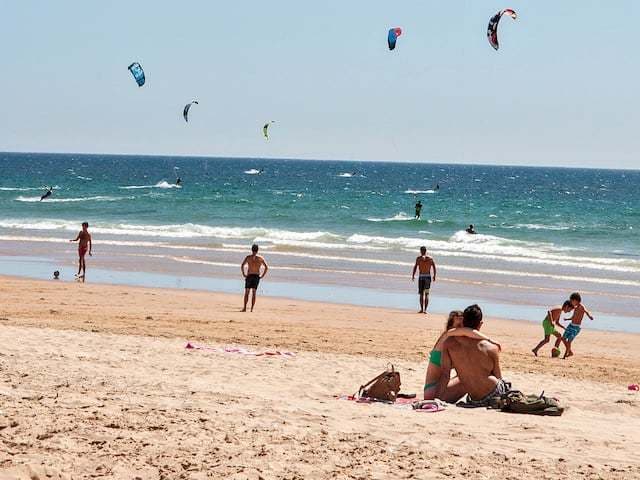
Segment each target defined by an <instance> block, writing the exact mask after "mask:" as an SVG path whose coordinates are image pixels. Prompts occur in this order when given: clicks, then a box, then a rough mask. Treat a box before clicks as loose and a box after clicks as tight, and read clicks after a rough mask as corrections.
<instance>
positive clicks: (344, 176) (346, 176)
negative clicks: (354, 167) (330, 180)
mask: <svg viewBox="0 0 640 480" xmlns="http://www.w3.org/2000/svg"><path fill="white" fill-rule="evenodd" d="M338 176H339V177H342V178H353V177H355V176H357V175H355V174H353V173H340V174H339V175H338Z"/></svg>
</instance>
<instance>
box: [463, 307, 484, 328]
mask: <svg viewBox="0 0 640 480" xmlns="http://www.w3.org/2000/svg"><path fill="white" fill-rule="evenodd" d="M462 317H463V319H462V325H464V326H465V327H467V328H473V329H474V330H479V329H480V326H481V325H482V310H481V309H480V307H479V306H478V305H477V304H473V305H469V306H468V307H467V308H465V309H464V312H463V313H462Z"/></svg>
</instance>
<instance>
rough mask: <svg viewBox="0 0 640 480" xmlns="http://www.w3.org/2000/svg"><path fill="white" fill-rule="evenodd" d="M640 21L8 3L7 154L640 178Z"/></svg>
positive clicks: (543, 8) (591, 9)
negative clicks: (269, 124)
mask: <svg viewBox="0 0 640 480" xmlns="http://www.w3.org/2000/svg"><path fill="white" fill-rule="evenodd" d="M504 7H512V8H514V9H516V10H517V11H518V14H519V16H520V18H519V19H518V20H517V21H516V22H513V21H512V20H511V19H509V18H504V19H503V21H502V23H501V25H500V27H501V31H500V34H501V35H500V38H501V43H502V48H501V50H500V51H499V52H494V51H493V49H492V48H491V47H490V46H489V44H488V42H487V40H486V26H487V22H488V19H489V17H490V16H491V15H492V14H493V13H495V12H496V11H497V10H499V9H501V8H504ZM639 20H640V2H638V1H637V0H626V1H625V0H619V1H616V2H604V1H602V0H582V1H569V0H562V1H550V0H536V1H531V0H529V1H520V0H518V1H510V2H506V3H505V2H503V1H494V0H486V1H483V0H464V1H458V2H444V1H440V2H435V1H429V0H420V1H402V2H395V1H390V0H387V1H384V2H382V1H373V0H367V1H365V0H349V1H345V0H325V1H322V2H306V1H300V0H271V1H264V0H261V1H254V0H245V1H242V2H217V1H211V0H202V1H185V2H177V1H175V0H172V1H164V0H155V1H150V0H136V1H131V0H127V1H125V0H112V1H108V2H96V1H87V0H60V1H57V2H52V1H42V0H41V1H36V0H19V1H12V2H5V4H4V8H3V10H2V15H1V16H0V45H2V53H1V55H2V75H0V95H2V114H1V115H0V150H4V151H56V152H106V153H149V154H178V155H212V156H264V157H287V158H320V159H322V158H332V159H353V160H406V161H423V162H463V163H496V164H524V165H566V166H602V167H613V168H639V165H640V160H639V158H638V152H639V151H640V148H639V147H640V135H639V134H638V126H639V121H640V114H639V111H640V108H639V107H640V95H639V94H638V79H639V77H640V76H639V74H640V67H639V64H640V60H638V53H637V45H638V44H640V29H639V28H638V21H639ZM394 26H400V27H402V28H403V29H404V35H403V36H402V37H400V39H399V41H398V47H397V48H396V50H395V51H394V52H389V51H388V49H387V47H386V32H387V29H388V28H390V27H394ZM132 61H139V62H140V63H141V64H142V65H143V67H144V69H145V71H146V74H147V85H145V86H144V87H143V88H138V87H137V86H136V84H135V82H134V80H133V78H132V77H131V76H130V74H129V72H128V71H127V66H128V65H129V64H130V63H131V62H132ZM192 99H197V100H199V101H200V105H196V106H194V108H193V109H192V115H191V119H190V120H191V122H190V124H189V125H186V124H185V123H184V121H183V120H182V117H181V110H182V107H183V105H184V104H185V103H186V102H188V101H190V100H192ZM271 119H274V120H276V121H277V123H276V124H275V125H274V126H273V128H272V139H271V140H270V141H269V142H268V143H267V142H265V141H264V139H263V138H262V137H261V132H260V130H261V126H262V124H263V123H264V122H265V121H267V120H271Z"/></svg>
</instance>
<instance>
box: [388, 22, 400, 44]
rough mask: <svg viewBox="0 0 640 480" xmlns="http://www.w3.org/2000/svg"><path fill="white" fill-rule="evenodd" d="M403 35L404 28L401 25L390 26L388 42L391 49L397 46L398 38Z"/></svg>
mask: <svg viewBox="0 0 640 480" xmlns="http://www.w3.org/2000/svg"><path fill="white" fill-rule="evenodd" d="M400 35H402V29H401V28H400V27H396V28H390V29H389V35H388V36H387V43H388V44H389V50H393V49H394V48H396V40H398V37H399V36H400Z"/></svg>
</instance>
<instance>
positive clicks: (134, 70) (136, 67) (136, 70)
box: [129, 62, 144, 87]
mask: <svg viewBox="0 0 640 480" xmlns="http://www.w3.org/2000/svg"><path fill="white" fill-rule="evenodd" d="M129 71H130V72H131V75H133V78H135V79H136V82H137V83H138V86H139V87H141V86H143V85H144V70H142V66H141V65H140V64H139V63H138V62H133V63H132V64H131V65H129Z"/></svg>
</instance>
